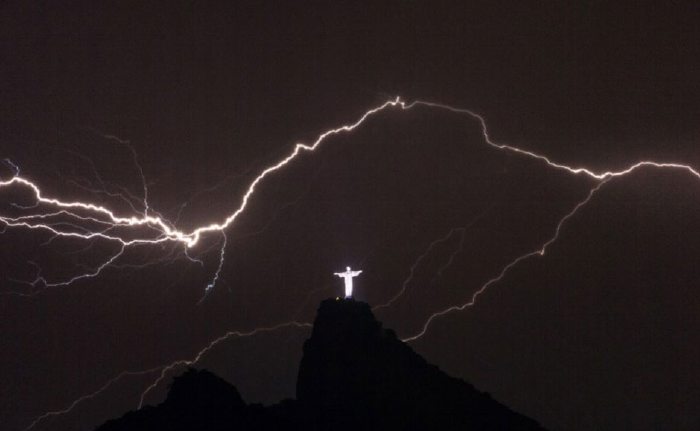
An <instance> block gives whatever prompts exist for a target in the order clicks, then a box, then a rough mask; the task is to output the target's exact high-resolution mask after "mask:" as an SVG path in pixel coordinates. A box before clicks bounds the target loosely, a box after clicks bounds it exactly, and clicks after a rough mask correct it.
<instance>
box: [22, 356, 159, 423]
mask: <svg viewBox="0 0 700 431" xmlns="http://www.w3.org/2000/svg"><path fill="white" fill-rule="evenodd" d="M158 370H160V367H154V368H151V369H148V370H142V371H123V372H121V373H120V374H118V375H117V376H115V377H113V378H111V379H109V380H108V381H107V383H105V384H104V385H102V386H100V388H99V389H97V390H96V391H94V392H91V393H89V394H87V395H83V396H82V397H80V398H77V399H76V400H75V401H73V402H72V403H71V404H70V405H69V406H68V407H66V408H65V409H61V410H54V411H49V412H46V413H44V414H43V415H41V416H38V417H37V418H36V419H34V420H33V421H32V422H31V423H30V424H29V425H28V426H27V427H26V428H24V431H29V430H31V429H32V428H34V427H35V426H37V425H38V424H39V422H42V421H43V420H45V419H48V418H50V417H54V416H61V415H64V414H66V413H70V412H71V411H72V410H73V409H74V408H76V407H77V406H78V404H80V403H82V402H83V401H87V400H91V399H93V398H95V397H96V396H98V395H100V394H101V393H102V392H104V391H106V390H107V389H109V388H110V387H111V386H112V385H113V384H115V383H117V382H118V381H119V380H121V379H122V378H124V377H126V376H142V375H146V374H150V373H155V372H156V371H158Z"/></svg>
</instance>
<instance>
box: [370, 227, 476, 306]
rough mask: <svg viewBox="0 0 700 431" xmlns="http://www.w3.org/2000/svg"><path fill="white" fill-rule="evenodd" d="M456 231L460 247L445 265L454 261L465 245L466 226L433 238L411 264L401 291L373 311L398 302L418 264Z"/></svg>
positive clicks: (441, 269)
mask: <svg viewBox="0 0 700 431" xmlns="http://www.w3.org/2000/svg"><path fill="white" fill-rule="evenodd" d="M455 232H457V233H458V234H459V237H460V240H459V247H458V248H457V249H456V250H455V251H454V252H453V253H452V254H451V255H450V258H449V260H448V262H447V263H446V264H445V265H443V266H445V267H447V266H449V265H450V264H451V263H452V261H453V260H454V256H455V255H456V254H457V253H458V252H459V251H461V250H462V246H463V245H464V232H465V228H464V227H455V228H452V229H450V231H449V232H447V234H446V235H444V236H442V237H440V238H437V239H435V240H433V242H431V243H430V244H428V247H427V248H426V249H425V251H423V253H422V254H421V255H420V256H418V258H417V259H416V260H415V261H414V262H413V265H411V269H410V270H409V273H408V277H406V279H405V280H404V281H403V283H401V289H399V292H398V293H397V294H396V295H394V296H393V297H391V299H389V300H388V301H387V302H385V303H384V304H379V305H375V306H374V307H372V311H377V310H381V309H382V308H387V307H390V306H391V305H392V304H393V303H394V302H396V300H397V299H399V298H400V297H401V296H403V294H404V293H405V292H406V288H407V287H408V284H409V283H410V282H411V281H412V280H413V276H414V274H415V272H416V268H417V267H418V265H420V263H421V262H422V261H423V259H425V258H426V256H428V255H429V254H430V252H431V251H433V248H435V246H436V245H438V244H441V243H443V242H445V241H447V240H448V239H450V238H452V235H454V234H455ZM443 270H444V269H443V268H442V267H441V268H440V270H439V272H440V273H441V272H442V271H443Z"/></svg>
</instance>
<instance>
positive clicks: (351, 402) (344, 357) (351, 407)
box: [98, 299, 543, 431]
mask: <svg viewBox="0 0 700 431" xmlns="http://www.w3.org/2000/svg"><path fill="white" fill-rule="evenodd" d="M296 395H297V399H296V400H284V401H281V402H280V403H278V404H275V405H272V406H262V405H260V404H246V403H245V402H244V401H243V399H242V398H241V396H240V394H239V393H238V391H237V390H236V388H235V387H234V386H232V385H231V384H229V383H227V382H225V381H224V380H222V379H220V378H219V377H217V376H215V375H214V374H212V373H210V372H209V371H206V370H195V369H192V368H190V369H188V370H187V371H186V372H185V373H184V374H182V375H180V376H179V377H175V378H174V379H173V382H172V384H171V387H170V391H169V393H168V396H167V398H166V399H165V401H164V402H163V403H161V404H159V405H158V406H155V407H151V406H148V407H144V408H143V409H141V410H138V411H132V412H129V413H127V414H126V415H124V416H123V417H121V418H119V419H114V420H110V421H108V422H106V423H105V424H103V425H102V426H100V427H99V428H98V431H126V430H129V431H140V430H172V431H180V430H182V431H185V430H188V431H189V430H268V429H276V430H350V429H353V430H357V429H364V430H367V429H369V430H380V429H381V430H387V429H389V430H394V429H395V430H426V429H439V430H542V429H543V428H542V427H540V425H539V424H538V423H537V422H536V421H534V420H532V419H530V418H528V417H525V416H523V415H521V414H518V413H516V412H513V411H512V410H510V409H509V408H508V407H506V406H504V405H502V404H500V403H499V402H497V401H495V400H494V399H492V398H491V397H490V396H489V395H488V394H487V393H484V392H480V391H478V390H477V389H475V388H474V387H473V386H472V385H470V384H468V383H466V382H464V381H462V380H460V379H456V378H453V377H450V376H448V375H447V374H445V373H444V372H442V371H441V370H440V369H438V368H437V367H436V366H434V365H431V364H429V363H428V362H426V361H425V359H423V358H422V357H421V356H420V355H418V354H417V353H415V352H414V351H413V350H412V349H411V348H410V347H409V346H408V345H406V344H404V343H403V342H401V341H400V340H399V339H398V338H397V337H396V334H395V333H394V332H393V331H392V330H390V329H384V328H383V327H382V325H381V323H380V322H378V321H377V320H376V319H375V317H374V315H373V314H372V311H371V309H370V307H369V305H368V304H366V303H364V302H359V301H354V300H352V299H345V300H343V299H328V300H325V301H323V302H321V305H320V307H319V309H318V314H317V315H316V319H315V322H314V327H313V332H312V334H311V337H310V338H309V339H308V340H307V341H306V342H305V343H304V355H303V358H302V360H301V364H300V366H299V375H298V379H297V393H296Z"/></svg>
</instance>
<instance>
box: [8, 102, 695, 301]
mask: <svg viewBox="0 0 700 431" xmlns="http://www.w3.org/2000/svg"><path fill="white" fill-rule="evenodd" d="M415 107H427V108H432V109H440V110H446V111H449V112H452V113H456V114H460V115H466V116H468V117H470V118H472V119H474V120H476V121H478V122H479V124H480V126H481V132H482V135H483V138H484V141H485V142H486V144H487V145H489V146H491V147H493V148H495V149H498V150H501V151H508V152H512V153H516V154H519V155H522V156H527V157H529V158H534V159H537V160H540V161H542V162H544V163H546V164H547V165H548V166H550V167H552V168H555V169H559V170H565V171H567V172H569V173H571V174H575V175H586V176H588V177H590V178H592V179H593V180H596V181H599V182H600V181H603V180H605V179H609V178H614V177H620V176H623V175H627V174H629V173H631V172H633V171H634V170H636V169H638V168H641V167H645V166H654V167H658V168H672V169H681V170H685V171H687V172H689V173H691V174H692V175H694V176H695V177H696V178H700V173H698V172H697V171H696V170H695V169H693V168H692V167H690V166H689V165H684V164H679V163H660V162H655V161H640V162H637V163H635V164H633V165H631V166H629V167H627V168H625V169H622V170H620V171H605V172H595V171H593V170H591V169H588V168H584V167H571V166H568V165H565V164H562V163H558V162H555V161H553V160H551V159H550V158H548V157H546V156H544V155H541V154H537V153H535V152H532V151H529V150H524V149H521V148H518V147H514V146H511V145H507V144H499V143H496V142H494V141H493V140H492V139H491V138H490V136H489V131H488V126H487V124H486V120H485V119H484V117H482V116H481V115H480V114H477V113H476V112H474V111H471V110H468V109H461V108H455V107H452V106H450V105H445V104H440V103H434V102H428V101H420V100H419V101H414V102H412V103H406V102H404V101H402V100H401V99H400V98H398V97H397V98H395V99H392V100H388V101H386V102H384V103H383V104H381V105H379V106H377V107H374V108H372V109H369V110H367V111H365V113H364V114H362V115H361V116H360V118H359V119H357V120H356V121H355V122H352V123H349V124H345V125H342V126H340V127H337V128H334V129H329V130H327V131H325V132H323V133H321V134H320V135H319V136H318V137H317V138H316V139H315V140H314V141H313V142H312V143H311V144H304V143H297V144H296V145H295V146H294V147H293V149H292V151H291V152H290V153H289V154H288V155H287V156H285V157H283V158H282V159H281V160H279V161H278V162H276V163H274V164H272V165H271V166H268V167H267V168H265V169H263V170H262V171H261V172H260V173H259V174H258V175H257V176H256V177H255V178H254V179H253V180H252V182H251V183H250V184H249V185H248V188H247V189H246V191H245V193H244V194H243V196H242V197H241V200H240V204H239V206H238V207H237V208H236V209H235V210H234V211H233V212H232V213H231V214H230V215H229V216H228V217H226V218H225V219H224V220H223V221H222V222H219V223H211V224H208V225H202V226H200V227H197V228H195V229H193V230H191V231H189V232H186V231H182V230H178V229H177V228H176V227H175V226H174V224H173V223H171V222H169V221H168V220H167V219H166V218H164V217H163V216H161V215H158V214H156V213H154V212H153V211H150V212H149V205H148V202H147V198H148V188H147V186H146V181H145V178H144V176H143V169H141V167H140V165H139V164H138V158H137V157H136V153H135V151H133V148H132V147H131V146H130V145H129V148H131V150H132V151H133V155H134V161H135V163H136V165H137V167H138V169H139V172H140V174H141V178H142V180H143V181H142V182H143V188H144V199H143V202H144V212H143V215H141V216H136V215H132V216H130V217H124V216H119V215H117V214H116V213H115V212H114V211H112V210H110V209H108V208H107V207H105V206H102V205H97V204H94V203H90V202H82V201H72V202H67V201H62V200H60V199H57V198H52V197H45V196H44V195H43V194H42V192H41V189H40V187H39V186H38V185H37V184H36V183H34V182H32V181H30V180H29V179H27V178H25V177H22V176H20V175H19V169H14V170H15V172H16V174H15V175H14V176H13V177H12V178H11V179H9V180H6V181H0V189H2V188H6V187H9V186H14V185H16V186H21V187H25V188H27V189H29V190H30V191H31V192H32V193H33V195H34V199H35V201H36V203H35V205H34V206H33V207H39V206H40V205H45V206H49V207H55V208H60V209H62V210H64V211H65V212H64V214H66V213H69V214H70V216H71V217H74V218H76V219H79V220H81V221H90V220H94V219H97V220H99V221H100V222H102V223H107V224H110V225H111V226H110V228H107V229H104V230H102V231H99V230H98V231H92V230H89V231H87V232H80V231H75V230H66V229H64V228H60V227H59V226H57V225H56V224H51V223H41V222H39V221H37V220H41V219H42V218H40V217H28V218H24V219H20V220H18V219H17V218H12V217H9V216H0V222H2V223H4V224H5V225H6V227H23V228H27V229H37V230H45V231H48V232H50V233H51V234H52V235H55V236H58V237H70V238H78V239H83V240H92V239H101V240H106V241H110V242H117V243H120V244H121V246H122V247H125V248H126V247H130V246H132V245H137V244H159V243H163V242H171V241H172V242H178V243H182V244H183V245H184V246H186V247H187V248H192V247H194V246H196V245H197V244H198V243H199V241H200V239H201V237H202V235H204V234H206V233H210V232H223V231H224V230H225V229H227V228H228V227H230V226H232V225H233V224H234V223H235V222H236V220H237V219H238V218H239V216H240V215H241V214H243V213H244V211H245V210H246V208H247V206H248V202H249V201H250V199H251V198H252V197H253V195H254V193H255V191H256V188H257V186H258V185H259V184H260V183H261V182H263V181H264V180H265V178H267V177H268V176H270V175H272V174H273V173H275V172H277V171H280V170H281V169H283V168H284V167H285V166H287V165H288V164H289V163H291V162H292V161H293V160H294V159H296V158H297V157H298V156H299V155H300V154H302V153H304V152H313V151H315V150H316V149H317V148H318V147H319V146H320V145H321V144H323V143H324V142H325V141H326V140H327V139H328V138H330V137H332V136H335V135H339V134H341V133H349V132H352V131H353V130H355V129H356V128H358V127H360V126H361V125H362V124H363V123H365V122H366V121H367V120H368V119H369V118H370V117H372V116H374V115H376V114H377V113H379V112H382V111H385V110H387V109H390V108H400V109H401V110H404V111H407V110H410V109H413V108H415ZM105 137H106V138H108V139H116V140H118V142H120V143H125V144H127V145H128V141H123V140H120V139H119V138H116V137H113V136H111V135H106V136H105ZM10 163H11V162H10ZM12 166H14V164H12ZM81 211H85V212H88V213H89V214H91V216H90V217H88V216H81V215H80V214H79V212H81ZM118 227H128V228H146V230H147V231H149V232H151V233H152V236H141V237H139V236H137V237H136V238H128V237H126V236H124V235H119V234H117V233H113V232H112V229H111V228H118ZM221 254H222V255H223V253H221ZM119 256H121V253H120V254H119V255H117V256H116V258H118V257H119ZM114 261H115V256H112V257H110V258H109V259H107V260H106V261H105V262H104V263H105V264H104V265H100V266H99V267H98V271H96V272H95V271H93V272H90V273H88V274H81V275H78V276H76V277H74V278H72V279H70V280H68V281H65V282H60V283H55V285H60V286H63V285H67V284H70V283H73V282H75V281H77V280H80V279H84V278H92V277H96V276H97V275H99V273H100V272H101V271H102V270H103V269H104V268H106V267H108V266H109V265H110V264H111V263H114ZM220 268H221V265H219V266H218V271H220ZM218 271H217V272H218ZM216 278H217V277H216V275H215V276H214V278H213V281H215V280H216ZM210 285H211V284H210ZM210 285H208V286H207V289H208V290H210V289H211V288H210V287H209V286H210ZM205 290H206V289H205ZM205 293H206V292H205Z"/></svg>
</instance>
